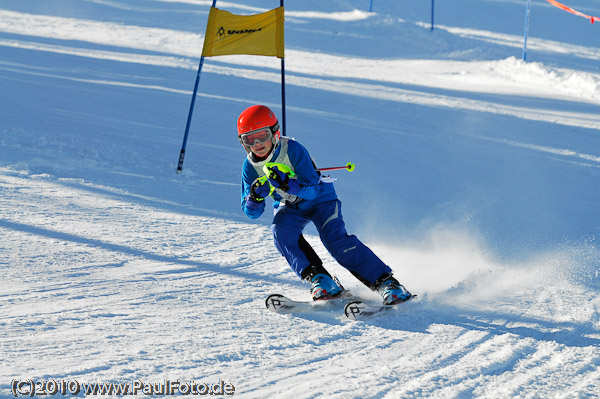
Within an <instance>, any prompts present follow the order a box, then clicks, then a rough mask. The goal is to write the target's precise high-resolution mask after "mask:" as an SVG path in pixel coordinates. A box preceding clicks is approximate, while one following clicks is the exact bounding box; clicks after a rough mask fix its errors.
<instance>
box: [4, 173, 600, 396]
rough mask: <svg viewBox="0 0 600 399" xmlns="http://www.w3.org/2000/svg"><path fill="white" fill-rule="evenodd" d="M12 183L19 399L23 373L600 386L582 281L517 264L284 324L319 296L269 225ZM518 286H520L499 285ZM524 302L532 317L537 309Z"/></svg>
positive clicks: (501, 389)
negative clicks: (393, 310) (405, 297)
mask: <svg viewBox="0 0 600 399" xmlns="http://www.w3.org/2000/svg"><path fill="white" fill-rule="evenodd" d="M0 184H1V187H2V192H3V195H2V201H1V208H0V210H1V213H2V215H3V217H2V219H1V220H0V231H3V235H4V237H5V239H4V240H3V241H2V246H3V249H2V252H3V253H4V254H9V256H8V257H6V256H5V257H4V260H3V263H5V265H7V266H8V267H4V268H3V276H2V278H3V281H18V282H19V284H18V285H14V286H10V287H7V289H5V290H3V294H2V296H1V297H0V299H1V300H2V303H3V304H4V305H3V308H4V309H5V313H4V315H3V317H2V324H3V326H4V331H5V333H4V334H3V337H2V341H3V346H4V347H5V348H15V349H14V350H10V351H6V350H5V351H4V353H5V355H6V357H4V364H5V365H6V366H4V368H3V371H2V375H3V382H2V386H1V389H2V390H3V392H6V391H7V390H8V389H9V388H8V386H7V385H6V382H5V381H7V380H9V379H10V377H11V376H13V377H15V376H25V375H35V376H36V377H37V378H55V379H60V378H70V379H80V380H82V381H88V382H93V381H129V380H136V379H140V378H143V379H146V380H149V381H160V380H161V379H163V378H165V377H166V378H174V379H176V378H179V379H184V380H185V379H190V380H193V379H198V376H199V375H200V376H202V378H203V380H204V381H218V379H219V378H226V379H227V380H228V381H230V382H232V383H234V385H235V386H236V389H237V390H238V392H240V394H241V396H242V397H250V398H258V397H264V395H265V393H268V395H270V396H277V397H283V398H292V397H309V396H303V395H302V394H299V392H304V393H308V392H311V389H312V387H313V385H314V381H315V379H318V381H319V383H320V384H322V386H323V388H322V389H323V393H324V394H328V396H334V397H357V398H358V397H361V398H364V397H455V396H465V395H467V396H469V395H473V396H478V397H498V396H497V395H500V396H501V397H515V396H522V397H551V396H553V395H555V394H556V392H557V391H560V390H563V389H576V390H577V392H580V393H581V394H588V395H591V394H593V392H594V390H595V389H597V387H598V386H597V381H598V377H600V371H599V370H598V364H599V363H600V355H599V354H598V351H597V348H598V346H599V345H600V333H599V332H598V327H599V326H598V322H599V320H598V317H597V310H598V307H599V306H600V302H599V301H598V298H597V297H596V296H595V295H590V293H588V292H586V291H585V290H583V289H581V288H576V287H569V284H570V283H569V282H566V281H563V282H561V285H560V286H558V285H554V286H552V285H550V286H548V287H544V285H545V284H546V283H547V282H548V281H550V280H551V279H554V278H555V277H556V276H555V275H554V274H553V273H551V272H549V271H548V270H545V271H540V270H530V271H529V273H532V274H536V275H537V276H538V278H540V277H541V279H540V280H538V281H537V282H536V283H534V284H532V283H531V281H532V280H531V279H530V278H531V276H526V277H525V276H524V277H521V276H518V272H517V276H516V277H515V275H512V277H513V280H512V281H510V280H511V277H510V275H511V273H512V272H510V271H509V270H506V267H505V266H494V265H487V267H489V269H488V270H480V271H479V273H480V275H479V276H477V278H474V277H473V278H471V279H470V278H467V279H466V280H463V284H462V285H463V286H462V287H457V288H456V289H455V291H456V292H454V295H452V296H450V297H447V295H448V292H446V293H444V294H443V295H439V296H437V295H436V293H431V297H430V298H427V293H424V297H425V299H424V300H417V301H415V302H414V303H409V304H406V305H405V306H404V307H403V308H402V309H400V310H398V311H397V313H398V314H397V315H395V316H394V317H385V316H384V317H381V318H377V319H373V320H371V321H367V322H364V323H352V322H346V323H344V322H342V321H341V319H340V317H339V315H338V316H336V314H335V313H332V314H329V313H328V312H324V313H314V314H309V315H300V316H297V317H282V316H280V315H272V314H269V313H264V310H263V309H262V306H263V303H262V301H263V299H262V298H264V297H266V295H267V294H268V293H269V292H272V291H273V290H275V289H283V288H285V287H287V288H288V289H289V291H290V293H289V294H290V295H292V296H293V295H296V296H299V295H302V293H303V291H302V290H299V284H297V283H296V282H295V280H294V279H293V278H292V277H291V276H290V272H289V271H288V270H287V266H285V265H284V264H283V262H282V261H281V260H280V258H279V257H278V255H277V254H276V253H275V251H274V249H270V250H269V252H267V253H266V254H265V252H264V251H265V248H264V242H265V241H266V240H268V239H269V237H268V236H269V232H268V229H266V228H262V227H257V226H255V225H252V224H246V223H234V222H231V221H227V220H224V219H218V218H209V217H201V216H194V215H189V214H182V213H178V212H176V211H175V209H164V208H162V207H157V206H148V205H143V204H139V203H136V202H135V201H133V202H131V201H125V200H123V199H120V198H119V195H118V193H113V192H111V191H112V190H111V189H110V188H103V187H94V186H93V185H90V184H89V183H85V182H82V181H79V180H75V181H73V180H70V179H55V178H53V177H51V176H47V175H29V174H27V173H23V172H16V171H14V170H11V169H7V168H2V169H1V170H0ZM190 226H194V228H193V229H190V228H189V227H190ZM320 251H322V248H320ZM395 251H400V252H402V251H401V250H399V249H395ZM442 252H443V251H440V253H438V254H437V256H438V258H446V254H444V253H442ZM25 253H28V254H30V255H29V256H22V254H25ZM429 253H430V255H431V254H432V252H429ZM34 254H35V256H33V255H34ZM433 255H434V256H436V255H435V253H434V254H433ZM395 256H398V254H396V255H395ZM420 256H421V257H422V256H423V255H420ZM256 259H262V262H260V263H256ZM481 261H485V260H484V259H480V260H479V262H481ZM330 263H331V262H330ZM475 263H477V261H476V262H475ZM274 265H277V266H276V267H275V270H272V268H273V267H274ZM327 266H328V267H329V268H332V266H333V265H331V264H329V265H327ZM463 266H464V264H463ZM479 266H480V267H481V266H484V267H485V265H482V264H481V263H479ZM333 269H334V270H335V269H336V268H335V267H333ZM519 270H520V269H519ZM338 271H339V270H338ZM440 272H442V273H446V274H448V275H451V273H450V271H448V270H446V271H441V270H440ZM475 273H477V272H475ZM486 274H489V276H486ZM504 274H506V275H504ZM503 275H504V276H503ZM544 275H545V276H544ZM501 276H503V277H502V278H498V277H501ZM438 278H439V276H438ZM263 280H266V281H267V284H264V283H263ZM506 280H509V281H510V285H509V286H507V287H503V286H502V285H501V284H498V283H494V281H506ZM476 281H477V282H476ZM562 284H565V285H562ZM480 285H481V286H480ZM519 285H524V286H525V285H526V286H528V287H529V288H530V290H529V292H528V291H527V290H523V291H522V290H521V289H515V286H517V287H518V286H519ZM231 286H235V287H236V291H237V294H236V298H237V299H232V298H231V295H230V293H229V292H228V287H231ZM352 288H355V287H352ZM423 288H425V286H424V287H423ZM445 288H446V289H447V287H445ZM490 288H493V290H495V291H496V292H490ZM519 288H525V287H519ZM359 289H360V288H359ZM542 289H543V290H544V291H545V292H544V295H535V292H536V291H538V290H542ZM567 292H568V294H567V295H568V297H566V298H565V297H564V294H565V293H567ZM519 293H520V294H519ZM515 294H516V295H515ZM207 301H210V305H207ZM452 302H454V303H452ZM524 304H525V305H526V308H527V309H530V310H529V312H530V314H523V313H521V309H522V307H523V305H524ZM585 307H587V308H588V309H589V311H588V312H585V313H581V312H580V311H578V312H572V310H575V309H581V308H585ZM551 309H559V310H560V314H556V313H554V311H551ZM338 311H340V312H341V308H340V309H338ZM594 312H596V313H595V316H594ZM225 314H227V315H228V316H227V317H223V315H225ZM590 318H591V319H590ZM594 319H595V322H593V323H590V322H588V320H594ZM284 332H285V333H284ZM282 334H284V336H285V338H283V337H282ZM82 337H83V339H82ZM340 341H343V342H344V345H343V346H337V344H336V342H340ZM240 342H244V344H243V345H240V344H239V343H240ZM200 348H201V349H200ZM284 359H285V360H284ZM365 364H368V365H371V366H370V367H369V369H368V371H366V372H365V369H364V365H365ZM8 365H10V366H8ZM265 369H267V370H269V373H267V374H266V375H265V374H264V371H265ZM57 370H61V371H60V373H57ZM348 375H351V376H353V378H350V379H348V381H347V383H344V384H340V383H339V379H340V378H343V379H344V380H346V377H345V376H348ZM292 386H293V387H295V389H294V392H290V387H292ZM328 387H330V388H328ZM330 389H331V390H330ZM310 397H312V395H311V396H310Z"/></svg>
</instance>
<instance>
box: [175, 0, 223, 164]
mask: <svg viewBox="0 0 600 399" xmlns="http://www.w3.org/2000/svg"><path fill="white" fill-rule="evenodd" d="M216 4H217V0H213V3H212V6H213V7H214V6H215V5H216ZM203 64H204V56H201V57H200V64H199V65H198V73H197V74H196V83H194V92H193V94H192V102H191V104H190V111H189V112H188V117H187V123H186V125H185V134H184V135H183V144H181V152H180V153H179V162H178V163H177V174H181V172H182V171H183V159H184V158H185V147H186V146H187V140H188V136H189V134H190V125H191V124H192V114H193V113H194V104H196V94H197V93H198V84H199V83H200V73H201V72H202V65H203Z"/></svg>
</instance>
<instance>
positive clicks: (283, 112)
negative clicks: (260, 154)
mask: <svg viewBox="0 0 600 399" xmlns="http://www.w3.org/2000/svg"><path fill="white" fill-rule="evenodd" d="M281 7H283V0H281ZM284 23H285V22H284ZM284 46H285V45H284ZM286 134H287V130H286V127H285V62H284V58H282V59H281V135H282V136H285V135H286Z"/></svg>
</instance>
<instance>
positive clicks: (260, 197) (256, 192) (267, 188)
mask: <svg viewBox="0 0 600 399" xmlns="http://www.w3.org/2000/svg"><path fill="white" fill-rule="evenodd" d="M270 193H271V185H270V184H269V182H268V181H267V180H266V179H260V178H258V179H256V180H254V183H252V186H251V187H250V195H249V197H250V198H251V199H252V200H253V201H254V202H262V201H264V200H265V197H267V196H268V195H269V194H270Z"/></svg>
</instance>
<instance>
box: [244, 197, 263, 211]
mask: <svg viewBox="0 0 600 399" xmlns="http://www.w3.org/2000/svg"><path fill="white" fill-rule="evenodd" d="M263 201H264V199H263ZM262 204H263V203H262V202H256V201H254V200H253V199H252V197H250V196H249V195H248V196H247V197H246V208H247V209H249V210H252V211H254V210H257V209H259V208H260V207H261V206H262Z"/></svg>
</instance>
